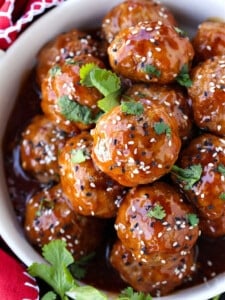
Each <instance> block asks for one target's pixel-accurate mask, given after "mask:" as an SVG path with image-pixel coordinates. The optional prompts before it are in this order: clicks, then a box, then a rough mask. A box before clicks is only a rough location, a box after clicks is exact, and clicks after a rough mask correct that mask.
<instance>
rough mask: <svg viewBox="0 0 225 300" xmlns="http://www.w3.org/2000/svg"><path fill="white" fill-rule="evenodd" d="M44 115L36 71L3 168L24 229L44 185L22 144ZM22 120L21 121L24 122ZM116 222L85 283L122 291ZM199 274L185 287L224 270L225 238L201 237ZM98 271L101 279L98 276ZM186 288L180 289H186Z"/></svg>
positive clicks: (12, 124)
mask: <svg viewBox="0 0 225 300" xmlns="http://www.w3.org/2000/svg"><path fill="white" fill-rule="evenodd" d="M38 113H39V114H40V113H41V109H40V97H39V90H38V88H37V85H36V83H35V79H34V72H31V73H30V74H29V76H27V79H26V80H25V82H24V84H23V86H22V88H21V91H20V93H19V96H18V98H17V101H16V103H15V105H14V109H13V111H12V114H11V116H10V118H9V121H8V124H7V128H6V132H5V136H4V141H3V151H4V163H5V165H4V167H5V176H6V180H7V186H8V191H9V194H10V198H11V200H12V202H13V206H14V209H15V212H16V215H17V217H18V220H19V222H20V224H21V226H23V222H24V209H25V203H26V200H27V199H29V198H30V197H31V196H32V195H34V194H35V193H36V192H37V191H40V190H41V189H42V188H43V187H44V184H40V183H38V181H36V180H34V179H31V178H30V177H28V176H27V175H26V174H25V173H24V171H23V170H22V167H21V165H20V157H19V142H20V136H21V132H22V131H23V129H24V128H25V127H26V125H27V124H29V121H30V120H31V118H32V117H33V116H35V115H37V114H38ZM21 120H22V121H21ZM113 223H114V220H113V219H111V220H110V221H109V224H108V228H107V231H106V232H107V235H106V236H105V238H104V243H103V244H102V245H101V246H100V247H99V249H98V250H97V251H96V255H95V257H94V258H93V260H91V261H90V262H89V264H88V266H87V275H86V277H85V279H84V281H85V282H86V283H88V284H92V285H94V286H96V287H98V288H103V289H105V290H109V291H115V292H119V291H121V290H122V289H123V288H125V287H126V283H124V282H122V280H121V279H120V276H119V275H118V274H117V272H116V271H115V270H113V269H112V267H111V266H110V263H109V261H108V257H109V253H110V250H111V247H112V244H113V242H114V240H115V236H116V235H115V232H114V229H113ZM197 256H198V258H197V270H198V271H197V273H196V275H195V277H194V279H193V280H192V281H191V282H190V283H185V286H189V285H191V286H192V285H194V284H197V283H199V282H204V281H206V280H209V279H211V278H213V277H214V276H216V275H217V274H218V273H221V272H224V271H225V263H224V262H225V237H223V238H219V239H213V240H210V239H206V238H203V237H200V238H199V240H198V242H197ZM96 270H97V272H98V276H96ZM183 287H184V285H182V286H180V287H179V288H183Z"/></svg>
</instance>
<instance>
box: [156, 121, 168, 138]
mask: <svg viewBox="0 0 225 300" xmlns="http://www.w3.org/2000/svg"><path fill="white" fill-rule="evenodd" d="M153 127H154V130H155V132H156V133H157V134H163V133H165V134H166V135H167V136H168V137H170V136H171V128H170V126H169V125H168V124H166V123H165V122H164V121H160V122H156V123H154V126H153Z"/></svg>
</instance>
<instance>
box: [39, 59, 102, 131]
mask: <svg viewBox="0 0 225 300" xmlns="http://www.w3.org/2000/svg"><path fill="white" fill-rule="evenodd" d="M88 63H94V64H95V65H97V66H99V67H103V63H102V62H101V61H100V60H99V59H97V58H95V57H93V56H91V55H83V56H76V57H74V59H73V60H72V61H66V62H62V63H60V64H57V65H54V66H53V67H52V68H51V69H50V70H49V72H48V76H47V77H45V79H44V80H43V82H42V86H41V88H42V101H41V107H42V110H43V112H44V113H45V114H46V115H47V116H48V118H49V119H51V120H52V121H53V122H55V123H57V124H58V126H59V127H61V128H62V129H63V130H65V131H69V132H70V131H71V130H74V128H77V127H78V128H79V129H81V130H84V129H88V128H90V127H92V126H93V123H94V122H95V117H96V115H97V114H98V112H99V109H98V107H97V101H98V100H99V99H101V98H102V95H101V94H100V92H99V91H98V90H97V89H96V88H94V87H87V86H83V85H81V84H80V68H81V67H82V66H83V65H85V64H88Z"/></svg>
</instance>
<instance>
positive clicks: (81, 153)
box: [70, 149, 90, 164]
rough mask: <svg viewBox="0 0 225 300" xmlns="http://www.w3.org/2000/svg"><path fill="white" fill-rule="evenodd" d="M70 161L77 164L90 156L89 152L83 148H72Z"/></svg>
mask: <svg viewBox="0 0 225 300" xmlns="http://www.w3.org/2000/svg"><path fill="white" fill-rule="evenodd" d="M70 157H71V162H72V163H74V164H79V163H82V162H84V161H86V159H89V158H90V154H89V153H87V151H86V150H85V149H72V151H71V153H70Z"/></svg>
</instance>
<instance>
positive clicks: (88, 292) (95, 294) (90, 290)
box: [66, 285, 107, 300]
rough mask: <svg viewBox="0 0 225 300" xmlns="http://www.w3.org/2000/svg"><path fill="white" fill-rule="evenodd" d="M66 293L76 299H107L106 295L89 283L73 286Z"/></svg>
mask: <svg viewBox="0 0 225 300" xmlns="http://www.w3.org/2000/svg"><path fill="white" fill-rule="evenodd" d="M66 295H67V296H69V297H70V298H71V299H75V300H87V299H88V300H107V297H106V295H104V294H103V293H101V292H100V291H99V290H97V289H96V288H94V287H92V286H89V285H86V286H79V287H76V288H72V289H71V290H69V291H68V292H66Z"/></svg>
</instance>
